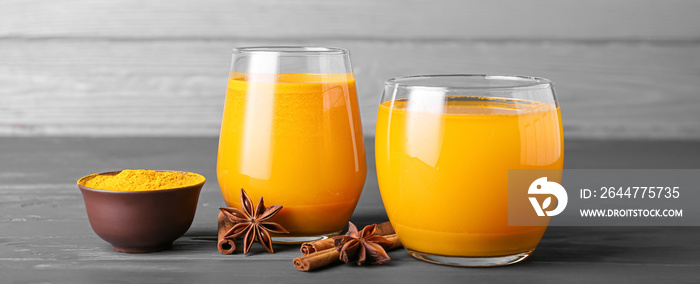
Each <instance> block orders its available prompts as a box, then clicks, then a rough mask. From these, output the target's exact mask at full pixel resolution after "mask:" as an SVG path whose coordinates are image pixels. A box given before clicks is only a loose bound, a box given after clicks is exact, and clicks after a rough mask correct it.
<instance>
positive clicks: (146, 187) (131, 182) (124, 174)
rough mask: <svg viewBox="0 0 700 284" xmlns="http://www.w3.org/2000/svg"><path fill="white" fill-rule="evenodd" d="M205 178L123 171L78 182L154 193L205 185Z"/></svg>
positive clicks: (194, 174) (200, 176)
mask: <svg viewBox="0 0 700 284" xmlns="http://www.w3.org/2000/svg"><path fill="white" fill-rule="evenodd" d="M205 180H206V179H205V178H204V176H202V175H199V174H196V173H188V172H161V171H154V170H123V171H121V172H120V173H118V174H116V175H106V174H94V175H90V176H87V177H84V178H82V179H80V180H79V181H78V183H79V184H82V185H83V186H86V187H89V188H93V189H101V190H113V191H152V190H163V189H172V188H179V187H186V186H192V185H196V184H199V183H203V182H204V181H205Z"/></svg>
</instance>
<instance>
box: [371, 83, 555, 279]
mask: <svg viewBox="0 0 700 284" xmlns="http://www.w3.org/2000/svg"><path fill="white" fill-rule="evenodd" d="M375 151H376V152H375V154H376V162H377V175H378V179H379V188H380V191H381V195H382V199H383V202H384V206H385V209H386V212H387V214H388V216H389V219H390V221H391V223H392V225H393V226H394V229H395V230H396V233H397V234H398V236H399V239H400V240H401V242H402V243H403V245H404V247H405V248H406V249H407V250H408V252H409V253H410V254H411V255H413V256H414V257H416V258H419V259H422V260H425V261H429V262H433V263H439V264H447V265H455V266H498V265H506V264H512V263H516V262H519V261H522V260H524V259H525V258H527V257H528V256H529V255H530V254H531V253H532V252H533V250H534V249H535V247H536V246H537V244H538V243H539V241H540V239H541V238H542V235H543V234H544V232H545V230H546V229H547V227H546V226H509V225H508V170H509V169H561V168H562V166H563V162H564V140H563V134H562V125H561V112H560V110H559V104H558V102H557V100H556V97H555V95H554V90H553V87H552V83H551V82H550V81H549V80H547V79H543V78H533V77H516V76H486V75H434V76H414V77H404V78H395V79H391V80H388V81H387V82H386V84H385V90H384V94H383V96H382V99H381V103H380V106H379V114H378V118H377V128H376V145H375ZM545 224H546V223H545Z"/></svg>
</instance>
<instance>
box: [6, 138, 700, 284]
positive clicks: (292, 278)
mask: <svg viewBox="0 0 700 284" xmlns="http://www.w3.org/2000/svg"><path fill="white" fill-rule="evenodd" d="M216 147H217V139H216V138H0V283H142V282H147V283H212V282H231V283H233V282H239V281H246V282H256V283H257V282H261V283H267V282H272V281H280V282H283V283H309V282H311V283H316V282H318V283H331V282H338V283H351V282H352V283H362V282H369V283H374V282H384V281H385V282H392V283H397V282H408V283H421V282H424V283H434V282H460V283H504V282H505V283H601V282H602V283H699V282H700V227H550V228H549V229H548V231H547V233H546V234H545V236H544V238H543V239H542V242H541V243H540V245H539V247H538V248H537V251H536V252H535V253H534V255H533V256H532V257H531V258H530V259H529V260H527V261H525V262H523V263H520V264H517V265H512V266H508V267H499V268H479V269H474V268H454V267H446V266H439V265H433V264H428V263H425V262H422V261H418V260H415V259H413V258H412V257H410V256H409V255H408V254H406V252H404V251H403V250H396V251H392V252H390V256H391V258H392V261H391V262H390V263H388V264H387V265H384V266H381V267H354V266H347V265H337V266H332V267H328V268H324V269H322V270H319V271H316V272H312V273H303V272H299V271H297V270H296V269H295V268H294V267H293V266H292V259H293V258H295V257H297V256H299V255H300V253H299V251H298V247H297V246H279V245H276V246H275V250H276V251H277V253H275V254H268V253H266V252H265V251H264V249H263V248H262V246H259V245H254V246H253V249H252V253H251V254H250V255H248V256H244V255H240V254H239V255H221V254H219V253H218V251H217V250H216V235H215V234H216V223H215V219H216V214H217V212H218V210H217V207H218V206H220V205H223V199H222V197H221V194H220V192H219V188H218V185H217V183H216V171H215V168H216ZM367 148H368V149H373V142H372V140H371V139H368V140H367ZM368 153H369V154H370V155H368V157H369V159H368V163H369V175H368V179H367V183H366V186H365V189H364V192H363V195H362V198H361V200H360V203H359V205H358V207H357V209H356V210H355V214H354V215H353V217H352V221H354V222H356V223H357V224H358V225H365V224H369V223H377V222H382V221H386V220H387V218H386V215H385V213H384V210H383V208H382V205H381V199H380V197H379V191H378V188H377V181H376V174H375V173H374V167H373V165H374V160H373V159H372V156H373V155H371V154H372V151H368ZM566 167H567V168H700V142H697V141H685V142H682V141H678V142H673V141H666V142H658V141H657V142H653V141H646V142H645V141H567V143H566ZM123 168H159V169H162V168H167V169H178V170H189V171H195V172H199V173H202V174H204V175H205V176H206V177H208V179H209V180H208V182H207V184H206V185H205V187H204V189H203V191H202V193H201V197H200V203H199V206H198V211H197V215H196V217H195V220H194V223H193V224H192V227H191V228H190V230H189V231H188V232H187V234H186V235H185V236H184V237H182V238H180V239H179V240H177V241H176V242H175V244H174V247H173V249H172V250H169V251H164V252H159V253H151V254H124V253H118V252H115V251H113V250H112V249H111V247H110V246H109V245H108V244H107V243H105V242H104V241H102V240H101V239H99V238H98V237H97V236H96V235H95V234H94V233H93V232H92V230H91V228H90V225H89V223H88V221H87V216H86V214H85V207H84V205H83V201H82V197H81V195H80V192H79V191H78V189H77V187H76V186H75V181H76V180H77V179H78V178H79V177H81V176H83V175H86V174H89V173H95V172H103V171H110V170H116V169H123Z"/></svg>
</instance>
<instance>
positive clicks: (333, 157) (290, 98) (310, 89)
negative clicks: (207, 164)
mask: <svg viewBox="0 0 700 284" xmlns="http://www.w3.org/2000/svg"><path fill="white" fill-rule="evenodd" d="M217 174H218V179H219V185H220V186H221V190H222V192H223V196H224V199H225V200H226V203H227V204H228V205H229V206H233V207H237V208H241V207H240V200H241V198H240V191H241V188H243V189H245V190H246V192H247V193H248V194H249V195H250V197H251V198H252V199H253V200H255V201H257V200H258V199H260V197H264V200H265V204H266V205H267V206H271V205H275V204H280V205H282V206H283V209H282V210H281V211H280V212H279V213H278V214H277V215H275V216H274V217H273V218H272V219H271V220H270V221H272V222H277V223H279V224H280V225H282V226H283V227H284V228H285V229H287V230H288V231H289V232H290V234H289V235H284V236H278V237H303V236H323V235H329V234H333V233H337V232H339V231H340V230H342V229H343V227H344V226H345V225H346V224H347V221H348V220H349V219H350V215H352V212H353V211H354V208H355V205H356V204H357V201H358V199H359V197H360V193H361V191H362V187H363V185H364V182H365V176H366V163H365V150H364V143H363V136H362V126H361V123H360V113H359V107H358V101H357V95H356V91H355V80H354V77H353V74H352V73H342V74H309V73H278V74H270V75H263V74H247V73H232V75H231V77H230V79H229V82H228V91H227V94H226V103H225V106H224V114H223V120H222V125H221V136H220V138H219V154H218V164H217ZM273 237H274V236H273ZM277 240H279V238H278V239H277Z"/></svg>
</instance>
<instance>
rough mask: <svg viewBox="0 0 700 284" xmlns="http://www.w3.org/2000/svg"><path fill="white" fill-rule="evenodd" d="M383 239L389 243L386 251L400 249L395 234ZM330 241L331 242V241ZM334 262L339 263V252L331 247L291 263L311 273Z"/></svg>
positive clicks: (399, 242) (298, 258) (399, 243)
mask: <svg viewBox="0 0 700 284" xmlns="http://www.w3.org/2000/svg"><path fill="white" fill-rule="evenodd" d="M384 238H386V239H387V240H388V241H390V242H391V246H390V247H389V248H387V250H391V249H395V248H398V247H401V241H399V237H398V236H396V234H391V235H385V236H384ZM330 240H331V241H332V240H333V239H330ZM324 241H325V240H324ZM317 242H318V241H317ZM336 261H340V252H339V251H338V250H336V249H335V247H332V248H327V249H324V250H321V251H316V252H312V253H309V254H307V255H304V256H302V257H297V258H295V259H294V261H293V263H294V267H296V268H297V269H298V270H299V271H311V270H314V269H317V268H320V267H324V266H326V265H329V264H331V263H334V262H336Z"/></svg>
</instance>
